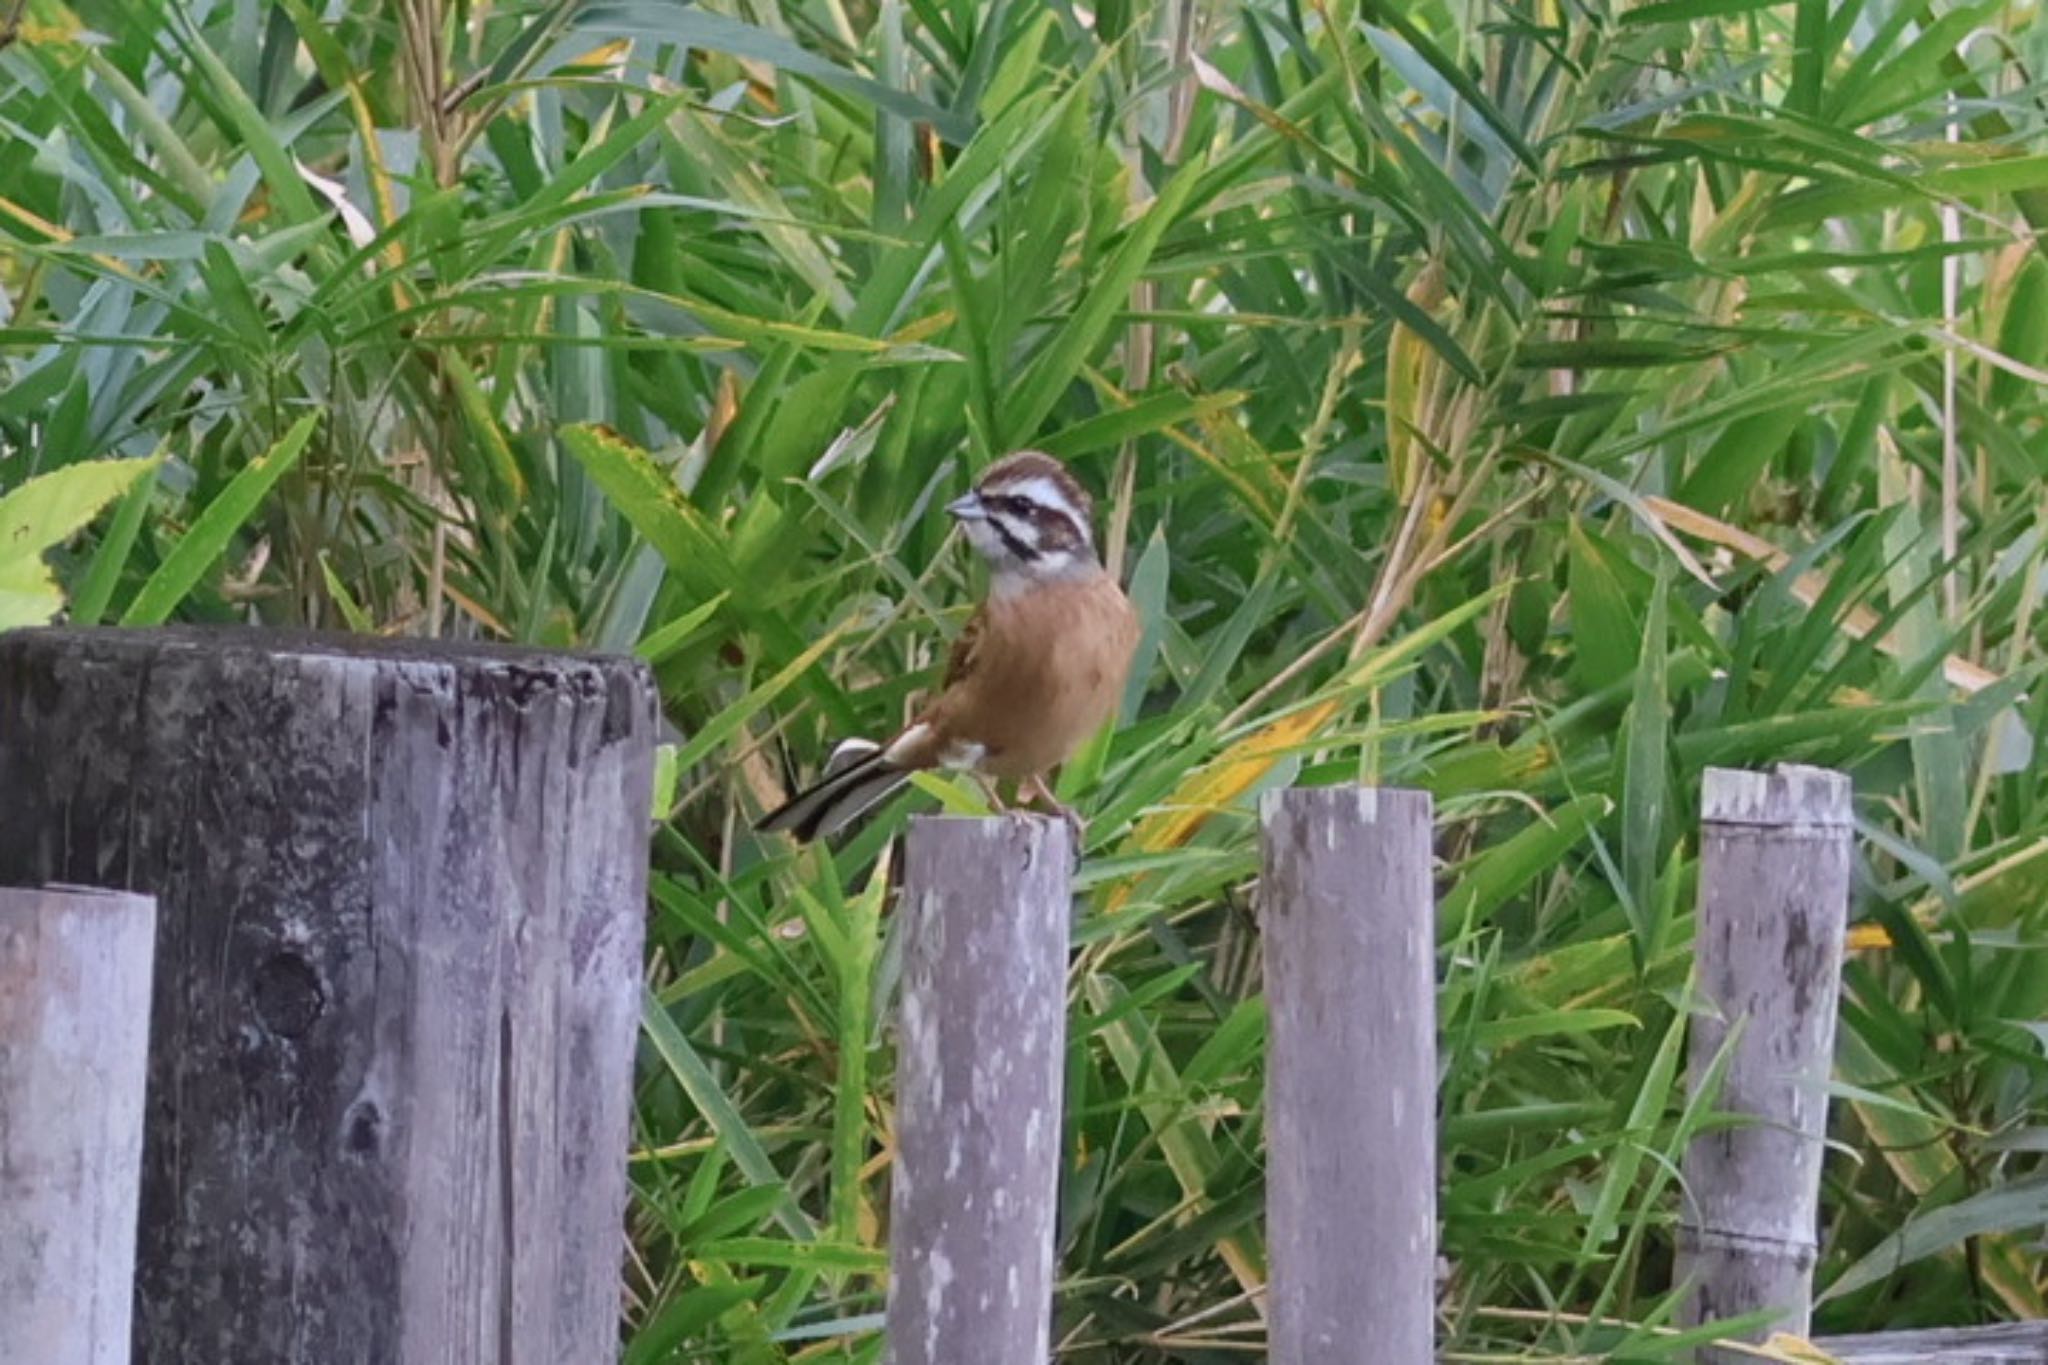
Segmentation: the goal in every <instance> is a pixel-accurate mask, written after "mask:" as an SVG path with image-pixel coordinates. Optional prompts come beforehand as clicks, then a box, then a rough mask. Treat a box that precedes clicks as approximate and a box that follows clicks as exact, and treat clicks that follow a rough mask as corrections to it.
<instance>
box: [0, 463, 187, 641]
mask: <svg viewBox="0 0 2048 1365" xmlns="http://www.w3.org/2000/svg"><path fill="white" fill-rule="evenodd" d="M159 463H160V461H159V460H158V459H157V458H156V457H152V458H150V459H147V460H86V461H82V462H80V463H78V464H74V465H67V466H65V467H64V468H62V469H54V470H51V471H50V472H49V473H47V474H39V475H37V476H36V477H35V478H33V479H30V480H29V481H28V482H27V483H24V484H23V485H22V486H21V487H19V488H17V489H15V490H14V491H13V492H11V493H9V494H7V496H5V497H0V630H14V629H16V628H18V627H21V626H40V625H43V624H45V623H47V622H48V621H50V620H51V619H52V618H54V617H55V616H56V615H57V613H58V611H59V610H61V609H62V608H63V606H64V594H63V592H62V591H61V590H60V589H59V588H58V586H57V580H56V579H55V578H53V577H52V576H51V574H50V570H49V567H48V566H47V565H45V564H44V563H43V554H44V552H45V551H47V550H49V549H51V548H52V547H54V546H57V545H61V544H63V543H64V542H65V541H67V540H69V539H70V538H71V537H72V536H74V535H76V534H77V533H78V532H79V531H80V530H82V529H84V527H85V526H86V524H87V523H89V522H90V521H92V519H93V518H94V517H96V516H98V515H99V514H100V513H101V512H102V511H104V510H106V508H107V507H108V505H110V504H111V503H113V502H114V501H115V500H116V499H118V498H119V497H120V496H121V495H122V494H123V493H126V492H127V491H128V489H129V487H130V486H131V485H133V484H134V482H135V481H136V480H137V479H139V478H141V477H142V476H143V475H144V474H145V473H147V472H149V471H150V470H152V469H155V468H156V467H157V465H158V464H159Z"/></svg>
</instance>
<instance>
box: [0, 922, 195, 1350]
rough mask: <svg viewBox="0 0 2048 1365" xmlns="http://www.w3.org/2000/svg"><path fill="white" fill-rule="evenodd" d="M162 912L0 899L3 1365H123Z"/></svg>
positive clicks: (0, 1309)
mask: <svg viewBox="0 0 2048 1365" xmlns="http://www.w3.org/2000/svg"><path fill="white" fill-rule="evenodd" d="M155 945H156V902H155V901H153V900H151V899H150V898H149V897H148V896H130V895H126V894H123V893H121V892H117V891H87V890H82V889H73V888H68V887H67V888H56V887H51V888H48V889H45V890H42V891H11V890H0V1360H5V1361H24V1362H26V1361H42V1362H48V1363H49V1365H127V1362H128V1345H129V1342H128V1334H129V1315H130V1305H131V1304H132V1302H133V1301H134V1297H135V1200H136V1190H137V1188H138V1185H139V1183H140V1179H141V1171H142V1091H143V1078H144V1076H145V1074H146V1072H147V1067H148V1063H149V973H150V958H151V955H152V952H153V950H154V948H155Z"/></svg>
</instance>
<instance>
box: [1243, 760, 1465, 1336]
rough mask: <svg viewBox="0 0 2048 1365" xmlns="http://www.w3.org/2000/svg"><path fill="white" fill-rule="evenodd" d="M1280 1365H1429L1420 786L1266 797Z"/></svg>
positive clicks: (1269, 1105) (1432, 1123)
mask: <svg viewBox="0 0 2048 1365" xmlns="http://www.w3.org/2000/svg"><path fill="white" fill-rule="evenodd" d="M1260 818H1261V825H1262V827H1263V848H1262V854H1263V857H1264V874H1263V875H1264V878H1265V881H1264V886H1263V889H1262V895H1261V897H1260V920H1261V925H1262V932H1263V936H1264V945H1265V960H1266V1010H1267V1019H1268V1022H1267V1043H1266V1054H1267V1055H1266V1225H1267V1236H1268V1240H1269V1242H1270V1243H1271V1248H1270V1257H1271V1277H1270V1283H1269V1285H1268V1287H1267V1296H1266V1300H1267V1307H1266V1316H1267V1322H1268V1325H1269V1333H1270V1341H1271V1351H1272V1360H1273V1361H1274V1365H1355V1362H1358V1361H1361V1360H1371V1361H1373V1362H1375V1365H1428V1362H1430V1361H1431V1360H1433V1359H1434V1358H1435V1356H1434V1335H1435V1333H1434V1329H1435V1324H1436V1273H1435V1272H1436V971H1435V964H1436V931H1435V924H1436V912H1435V908H1434V905H1433V896H1432V890H1431V882H1430V859H1431V852H1430V833H1431V805H1430V798H1429V793H1427V792H1421V791H1400V790H1382V789H1375V788H1370V787H1328V788H1316V789H1305V790H1291V791H1274V792H1269V793H1267V794H1266V797H1265V799H1264V801H1263V802H1262V804H1261V809H1260Z"/></svg>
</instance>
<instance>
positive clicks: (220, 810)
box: [0, 631, 2048, 1365]
mask: <svg viewBox="0 0 2048 1365" xmlns="http://www.w3.org/2000/svg"><path fill="white" fill-rule="evenodd" d="M654 714H655V708H654V702H653V694H652V690H651V686H650V684H649V681H648V679H647V677H646V675H645V674H644V672H642V671H641V670H639V669H638V668H637V667H635V666H633V665H630V664H626V663H623V662H620V661H613V660H590V659H576V658H563V657H559V656H549V655H537V654H532V653H517V652H508V651H484V650H455V651H451V650H447V649H442V648H439V647H435V648H427V647H422V646H407V645H398V644H390V643H375V642H367V643H366V642H360V641H354V640H349V641H336V640H332V639H312V638H307V639H295V638H288V637H283V638H281V637H271V636H264V635H257V634H252V633H244V632H237V633H233V634H225V633H223V634H210V633H205V632H190V631H162V632H125V633H124V632H99V631H87V632H79V631H37V632H27V633H23V634H17V635H13V636H8V637H0V831H4V834H0V886H5V885H9V884H12V885H16V886H23V887H28V888H45V887H48V888H50V889H48V890H43V889H31V890H28V891H20V892H9V893H0V1226H4V1227H6V1228H7V1229H9V1233H10V1235H8V1236H6V1237H0V1361H5V1362H14V1361H34V1362H37V1365H72V1363H73V1362H80V1363H81V1365H83V1363H87V1362H89V1363H90V1365H122V1362H126V1361H128V1360H130V1359H131V1342H132V1347H133V1352H132V1358H133V1359H135V1360H139V1361H142V1362H146V1363H147V1365H172V1363H175V1365H201V1363H202V1362H203V1363H204V1365H217V1363H218V1362H222V1361H230V1360H233V1361H252V1362H265V1363H266V1365H267V1363H268V1362H280V1363H281V1365H294V1363H296V1362H309V1363H311V1362H317V1363H318V1365H356V1363H358V1362H360V1365H425V1362H428V1361H433V1362H437V1363H439V1362H457V1363H458V1365H529V1363H531V1365H593V1363H594V1362H599V1361H603V1360H607V1359H612V1358H614V1357H615V1356H616V1325H615V1324H616V1316H617V1304H618V1281H619V1273H620V1266H621V1258H622V1253H623V1234H622V1231H621V1227H622V1221H621V1213H622V1208H623V1203H624V1198H625V1173H624V1155H625V1152H626V1148H627V1141H628V1127H629V1113H628V1105H629V1101H630V1091H631V1073H632V1053H633V1046H634V1019H635V1017H636V1006H637V1002H638V999H639V948H640V932H641V931H640V925H641V916H642V914H643V913H644V911H643V901H644V884H643V878H644V875H645V867H646V836H647V821H646V800H647V789H648V783H649V772H650V764H651V748H652V740H653V726H654ZM1703 812H1704V828H1703V830H1702V865H1701V874H1700V875H1701V904H1700V916H1699V944H1698V990H1699V994H1700V996H1701V999H1702V1003H1703V1006H1704V1012H1703V1013H1702V1015H1701V1016H1700V1018H1699V1022H1698V1023H1697V1024H1696V1026H1695V1028H1694V1032H1693V1037H1692V1044H1691V1045H1692V1061H1693V1069H1694V1075H1695V1082H1696V1083H1697V1080H1698V1078H1699V1076H1700V1075H1701V1074H1702V1073H1703V1072H1704V1071H1705V1070H1706V1068H1707V1066H1708V1064H1709V1063H1710V1062H1712V1061H1713V1060H1714V1059H1715V1058H1716V1056H1717V1055H1720V1054H1723V1053H1724V1052H1725V1056H1722V1058H1721V1060H1722V1063H1723V1066H1724V1071H1725V1077H1726V1081H1725V1086H1724V1090H1723V1092H1722V1105H1723V1107H1724V1108H1731V1109H1735V1110H1737V1111H1740V1112H1744V1113H1748V1114H1750V1115H1753V1116H1755V1117H1756V1118H1757V1119H1758V1120H1760V1122H1758V1123H1755V1124H1752V1125H1748V1126H1742V1127H1736V1128H1724V1129H1719V1130H1716V1131H1715V1132H1714V1133H1712V1134H1710V1135H1708V1136H1706V1137H1703V1138H1702V1139H1700V1141H1699V1142H1698V1143H1696V1144H1695V1145H1694V1147H1693V1148H1692V1150H1691V1151H1690V1152H1689V1154H1688V1156H1687V1159H1686V1167H1685V1175H1686V1182H1685V1183H1686V1187H1687V1191H1688V1195H1687V1202H1686V1204H1685V1207H1684V1209H1683V1212H1682V1217H1681V1234H1680V1246H1679V1252H1680V1256H1681V1260H1682V1266H1683V1269H1682V1273H1683V1274H1685V1275H1687V1276H1688V1277H1690V1280H1691V1284H1692V1291H1691V1298H1690V1301H1689V1302H1690V1307H1689V1310H1688V1311H1689V1313H1690V1319H1689V1320H1691V1321H1695V1322H1698V1321H1703V1320H1713V1319H1718V1318H1721V1317H1724V1316H1731V1315H1736V1314H1742V1313H1746V1312H1750V1311H1752V1310H1760V1309H1767V1310H1771V1311H1773V1312H1775V1313H1776V1314H1778V1315H1779V1316H1778V1323H1779V1325H1780V1326H1782V1327H1783V1328H1784V1329H1786V1330H1790V1331H1803V1330H1804V1328H1805V1324H1806V1319H1807V1311H1808V1303H1809V1296H1810V1288H1811V1286H1810V1278H1811V1271H1812V1264H1813V1256H1814V1245H1813V1239H1814V1228H1815V1221H1816V1203H1817V1197H1818V1180H1819V1160H1820V1152H1821V1138H1822V1134H1823V1132H1824V1127H1825V1117H1826V1096H1825V1089H1824V1087H1825V1083H1826V1078H1827V1062H1828V1056H1829V1051H1830V1047H1831V1041H1832V1034H1833V1027H1834V1017H1835V1002H1836V993H1837V989H1838V984H1837V983H1838V980H1839V972H1840V960H1841V944H1842V930H1843V921H1844V918H1845V913H1846V907H1847V891H1848V873H1849V863H1850V837H1851V830H1850V824H1849V792H1848V784H1847V782H1846V780H1845V779H1843V778H1842V777H1840V776H1839V775H1837V774H1832V773H1826V772H1820V771H1816V770H1812V769H1800V768H1781V769H1778V770H1775V771H1774V772H1772V773H1768V774H1753V773H1735V772H1720V771H1715V772H1710V773H1709V774H1708V776H1707V779H1706V785H1705V790H1704V792H1703ZM1261 816H1262V828H1263V838H1262V856H1263V859H1264V879H1263V889H1262V895H1261V910H1262V920H1263V925H1264V943H1265V960H1266V971H1267V982H1266V985H1267V999H1268V1007H1269V1021H1270V1024H1269V1038H1268V1046H1269V1058H1268V1094H1267V1104H1266V1119H1267V1129H1268V1131H1267V1152H1268V1166H1267V1172H1268V1240H1269V1244H1270V1248H1271V1264H1270V1268H1269V1269H1270V1276H1271V1284H1270V1287H1269V1293H1268V1295H1267V1297H1266V1301H1265V1303H1264V1304H1263V1305H1262V1311H1263V1312H1264V1313H1265V1314H1266V1317H1267V1321H1268V1328H1269V1340H1270V1358H1271V1359H1273V1360H1274V1361H1276V1362H1279V1365H1362V1363H1363V1362H1372V1363H1373V1365H1421V1362H1425V1361H1428V1360H1429V1359H1430V1358H1431V1356H1432V1353H1433V1337H1434V1331H1435V1325H1436V1303H1435V1284H1434V1273H1435V1266H1436V1236H1435V1228H1436V1211H1435V1198H1434V1187H1435V1131H1436V1124H1435V1119H1436V1115H1435V1103H1434V1095H1435V1077H1436V1068H1437V1056H1436V1021H1435V961H1436V954H1435V929H1434V924H1435V911H1434V905H1433V900H1432V884H1431V877H1432V862H1431V816H1430V801H1429V797H1428V796H1427V795H1426V794H1425V793H1421V792H1413V791H1395V790H1374V789H1349V788H1347V789H1317V790H1298V791H1285V792H1276V793H1272V794H1270V795H1269V796H1268V798H1267V799H1266V801H1265V803H1264V804H1263V807H1262V811H1261ZM1070 862H1071V856H1070V848H1069V844H1068V841H1067V833H1066V830H1065V828H1064V826H1061V825H1059V824H1057V823H1055V822H1049V821H1041V820H1036V819H1032V818H1027V817H1011V818H1005V819H1000V820H986V821H984V820H958V819H939V818H926V819H919V820H915V821H913V822H912V825H911V829H910V833H909V837H908V850H907V858H906V878H905V890H904V897H903V913H904V914H905V915H906V916H907V918H908V933H907V942H908V949H907V953H906V961H905V965H904V975H903V987H902V996H901V1003H900V1013H899V1028H898V1034H899V1040H900V1046H899V1064H898V1077H897V1095H898V1098H897V1123H896V1135H895V1136H896V1153H895V1160H894V1166H893V1173H892V1181H893V1202H892V1217H891V1225H892V1229H891V1230H892V1237H891V1274H890V1293H889V1301H888V1311H887V1314H886V1332H887V1337H888V1349H889V1355H890V1358H891V1359H892V1360H894V1361H895V1362H897V1363H898V1365H964V1363H965V1362H975V1365H1042V1362H1044V1361H1045V1360H1046V1359H1047V1357H1048V1353H1049V1350H1050V1345H1049V1336H1048V1334H1049V1326H1050V1323H1051V1307H1052V1297H1053V1293H1054V1272H1055V1267H1054V1264H1053V1245H1054V1243H1053V1238H1054V1213H1055V1208H1056V1195H1057V1188H1056V1187H1057V1180H1058V1171H1059V1139H1060V1132H1061V1122H1060V1089H1061V1079H1062V1075H1061V1068H1062V1058H1063V1052H1064V1032H1065V1010H1064V1002H1065V978H1066V967H1067V962H1068V941H1069V916H1070V913H1071V910H1070V907H1071V903H1072V902H1071V896H1070V894H1069V881H1068V878H1069V875H1070ZM55 883H68V884H72V885H73V886H76V885H93V886H105V887H108V888H110V891H109V892H106V893H95V892H87V891H79V890H75V889H65V890H59V889H57V888H56V887H55V886H53V885H52V884H55ZM122 892H132V893H137V894H119V893H122ZM152 898H153V907H152ZM152 908H154V910H155V915H156V919H155V930H154V966H153V970H152V963H151V947H152V933H151V928H150V925H151V911H152ZM152 980H153V982H154V986H153V994H154V998H153V1002H150V1003H149V1004H148V1005H147V1008H145V1002H148V1001H150V997H151V993H152V987H151V984H150V983H151V982H152ZM145 1018H146V1019H147V1022H148V1031H147V1034H146V1036H145V1034H144V1031H143V1029H142V1027H141V1024H142V1021H143V1020H144V1019H145ZM145 1057H146V1058H147V1064H146V1068H145V1064H144V1059H145ZM145 1070H146V1076H147V1081H146V1091H145V1079H144V1077H145ZM145 1093H146V1095H147V1100H146V1103H145V1100H144V1097H145ZM24 1116H25V1117H24ZM138 1195H139V1207H140V1216H139V1228H140V1233H139V1246H138V1242H137V1239H136V1236H135V1229H136V1227H137V1223H138V1219H137V1203H138ZM16 1228H22V1229H24V1230H25V1232H26V1234H27V1235H24V1236H14V1235H12V1233H13V1230H14V1229H16ZM131 1266H132V1268H133V1275H132V1286H133V1292H132V1294H131V1293H130V1292H129V1290H130V1280H131V1276H130V1270H131ZM131 1306H132V1322H131V1320H130V1319H131ZM1823 1345H1826V1346H1829V1347H1830V1349H1832V1350H1833V1351H1834V1352H1835V1354H1837V1355H1838V1356H1839V1357H1841V1358H1842V1359H1845V1360H1849V1361H1854V1362H1859V1365H1879V1363H1880V1362H1883V1363H1884V1365H1891V1363H1892V1362H1903V1361H1906V1360H1912V1361H1925V1362H1945V1363H1947V1365H1979V1363H1981V1365H2021V1362H2033V1363H2034V1365H2048V1325H2043V1324H2027V1325H2021V1326H2017V1327H2004V1328H1990V1329H1981V1330H1973V1331H1965V1332H1954V1333H1932V1334H1914V1333H1901V1334H1893V1335H1888V1336H1884V1337H1877V1338H1861V1339H1842V1340H1839V1341H1837V1342H1834V1343H1823ZM1724 1354H1726V1353H1724ZM1730 1358H1733V1357H1732V1356H1731V1357H1730Z"/></svg>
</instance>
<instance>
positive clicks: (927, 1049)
mask: <svg viewBox="0 0 2048 1365" xmlns="http://www.w3.org/2000/svg"><path fill="white" fill-rule="evenodd" d="M1071 847H1072V846H1071V842H1070V839H1069V836H1068V833H1067V828H1066V826H1065V825H1063V824H1061V823H1060V822H1059V821H1056V820H1045V819H1039V818H1037V817H1033V816H1006V817H1004V818H1001V819H993V820H963V819H951V818H942V817H926V818H923V819H918V820H913V821H912V822H911V826H910V837H909V840H908V846H907V849H906V852H905V859H904V871H903V888H904V894H903V904H904V907H905V914H906V915H907V917H908V918H907V922H906V923H905V925H904V942H905V945H906V946H905V949H904V962H903V990H902V1005H901V1013H900V1016H899V1042H898V1061H897V1067H896V1160H895V1164H894V1166H893V1167H892V1168H891V1176H890V1179H891V1183H892V1190H891V1196H890V1228H889V1305H888V1359H889V1360H890V1361H891V1362H893V1365H962V1362H966V1361H973V1362H974V1365H1046V1362H1047V1361H1048V1360H1049V1359H1050V1358H1051V1341H1050V1338H1051V1331H1052V1317H1051V1315H1052V1284H1053V1236H1054V1230H1055V1228H1054V1218H1055V1214H1056V1213H1057V1195H1058V1187H1059V1164H1060V1131H1061V1128H1060V1090H1061V1079H1062V1077H1061V1072H1062V1067H1063V1066H1064V1062H1065V1052H1066V1000H1067V993H1066V974H1067V933H1068V920H1069V905H1070V894H1069V889H1068V887H1069V881H1070V876H1071V869H1072V859H1073V855H1072V852H1071Z"/></svg>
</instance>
